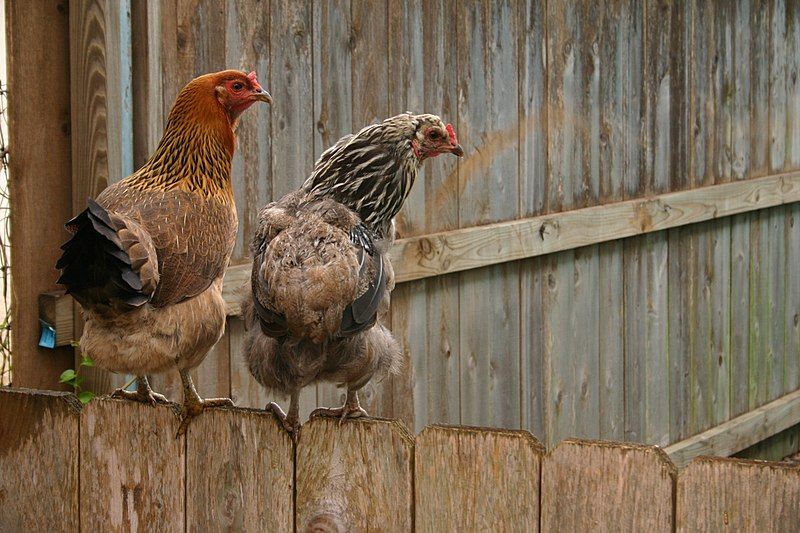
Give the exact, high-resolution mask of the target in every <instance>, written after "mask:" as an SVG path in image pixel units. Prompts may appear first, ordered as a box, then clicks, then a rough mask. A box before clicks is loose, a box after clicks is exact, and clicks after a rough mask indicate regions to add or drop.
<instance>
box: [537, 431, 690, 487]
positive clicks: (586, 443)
mask: <svg viewBox="0 0 800 533" xmlns="http://www.w3.org/2000/svg"><path fill="white" fill-rule="evenodd" d="M570 446H577V447H583V448H586V447H590V448H603V449H614V450H621V451H637V452H642V453H644V454H647V455H653V456H655V457H656V459H657V460H658V462H659V463H660V465H661V467H662V468H666V469H667V470H668V471H669V474H670V475H671V476H672V477H673V478H675V477H676V476H677V475H678V468H677V467H676V466H675V463H673V462H672V459H670V457H669V455H667V452H665V451H664V449H663V448H661V447H660V446H657V445H655V444H642V443H639V442H619V441H612V440H598V439H578V438H568V439H564V440H562V441H561V442H559V443H558V444H556V446H555V447H554V448H553V449H552V450H549V451H548V452H547V457H548V458H550V457H552V456H553V455H555V454H556V453H557V452H558V451H559V449H565V448H568V447H570Z"/></svg>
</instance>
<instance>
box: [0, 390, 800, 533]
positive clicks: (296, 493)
mask: <svg viewBox="0 0 800 533" xmlns="http://www.w3.org/2000/svg"><path fill="white" fill-rule="evenodd" d="M0 427H2V432H0V469H1V470H0V471H2V473H3V475H2V476H0V508H2V511H3V512H2V513H0V530H3V531H17V530H48V529H57V530H60V531H78V530H86V531H88V530H95V529H109V528H112V529H125V530H136V529H137V528H139V527H140V526H144V525H146V526H145V527H146V528H147V529H149V530H159V531H161V530H163V531H178V530H205V529H207V528H209V527H210V526H214V527H215V528H228V529H234V530H239V531H292V529H293V528H296V530H297V531H306V530H325V531H366V530H377V531H412V530H417V531H457V530H461V531H465V530H488V529H491V530H495V531H512V530H516V531H522V530H524V531H536V530H537V528H541V530H542V531H590V530H598V529H600V530H605V529H615V530H628V531H639V530H641V531H645V530H646V531H676V530H677V531H719V530H721V529H724V528H725V527H728V528H730V530H731V531H745V530H746V531H785V530H790V529H791V527H793V526H792V525H796V524H798V523H800V468H798V467H792V466H788V465H787V464H783V463H769V462H756V461H744V460H733V459H724V458H708V457H704V458H697V459H695V460H694V461H692V462H691V463H689V465H688V466H687V468H685V469H684V470H682V471H681V472H680V473H679V472H678V471H677V468H676V467H675V465H674V464H673V463H672V461H671V460H670V459H669V457H668V456H667V455H666V453H665V452H664V451H662V450H661V449H660V448H658V447H655V446H644V445H638V444H631V443H615V442H606V441H588V440H575V439H569V440H566V441H562V442H561V443H560V444H559V445H558V446H556V447H555V448H554V449H553V450H551V451H550V452H549V453H546V452H545V450H544V447H543V446H542V445H541V444H540V443H539V442H538V441H537V440H536V439H535V438H533V437H532V436H531V435H530V434H529V433H527V432H525V431H509V430H492V429H483V428H468V427H438V426H429V427H427V428H425V429H424V430H423V431H422V433H420V435H419V436H418V437H416V439H415V438H414V437H413V436H412V435H411V434H410V433H409V432H408V431H407V430H406V429H405V427H404V426H403V425H402V424H401V423H398V422H397V421H392V420H380V419H371V420H363V421H353V422H347V423H344V424H339V422H338V421H335V420H323V419H315V420H313V421H311V422H309V423H307V424H306V425H304V426H303V428H302V429H301V432H300V436H299V441H298V443H297V445H296V448H294V449H293V446H292V443H291V441H290V439H289V437H288V436H287V435H286V433H285V432H284V431H283V430H282V429H281V428H280V425H279V424H278V423H277V422H276V420H275V419H274V418H273V416H272V415H270V414H268V413H265V412H262V411H254V410H249V409H238V408H220V409H210V410H209V411H208V412H206V413H204V414H203V415H201V416H200V417H199V418H198V419H197V420H195V422H194V423H193V424H192V425H191V426H190V428H189V431H188V433H187V435H186V436H185V437H181V438H180V439H176V438H175V432H176V430H177V427H178V419H177V417H176V416H175V411H174V408H173V407H172V406H158V407H151V406H147V405H143V404H138V403H133V402H125V401H120V400H110V399H104V398H101V399H97V400H94V401H92V402H90V403H89V404H88V405H87V406H85V407H83V408H81V407H80V405H79V404H78V402H77V401H76V400H75V398H74V396H72V395H70V394H66V393H42V392H38V391H30V390H24V389H4V390H0ZM34 502H35V503H34ZM787 528H788V529H787Z"/></svg>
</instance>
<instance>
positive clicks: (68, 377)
mask: <svg viewBox="0 0 800 533" xmlns="http://www.w3.org/2000/svg"><path fill="white" fill-rule="evenodd" d="M75 376H77V374H76V373H75V371H74V370H73V369H71V368H69V369H67V370H64V371H63V372H62V373H61V377H60V378H58V382H59V383H70V382H72V380H73V379H75Z"/></svg>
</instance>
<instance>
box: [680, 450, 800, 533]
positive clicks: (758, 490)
mask: <svg viewBox="0 0 800 533" xmlns="http://www.w3.org/2000/svg"><path fill="white" fill-rule="evenodd" d="M745 487H746V490H743V488H745ZM676 514H677V516H676V522H677V530H678V531H722V530H726V529H727V530H730V531H776V532H777V531H785V532H787V533H788V532H789V531H797V524H798V523H800V468H797V467H796V466H789V465H786V464H780V463H764V462H757V461H746V460H743V459H723V458H719V457H715V458H711V457H700V458H698V459H695V460H694V461H692V462H691V463H690V464H689V466H688V467H687V468H686V469H685V470H683V471H682V472H681V474H680V476H678V497H677V513H676Z"/></svg>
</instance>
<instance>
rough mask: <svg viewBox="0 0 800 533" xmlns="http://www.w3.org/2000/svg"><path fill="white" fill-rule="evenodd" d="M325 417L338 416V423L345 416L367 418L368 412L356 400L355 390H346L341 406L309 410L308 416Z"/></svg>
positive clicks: (340, 422) (340, 423) (342, 420)
mask: <svg viewBox="0 0 800 533" xmlns="http://www.w3.org/2000/svg"><path fill="white" fill-rule="evenodd" d="M315 417H326V418H338V419H339V425H340V426H341V425H342V422H344V421H345V419H346V418H369V414H367V412H366V411H365V410H364V408H363V407H361V404H360V403H359V401H358V393H357V392H356V391H347V399H346V400H345V402H344V405H343V406H341V407H319V408H317V409H314V410H313V411H311V415H309V418H315Z"/></svg>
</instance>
